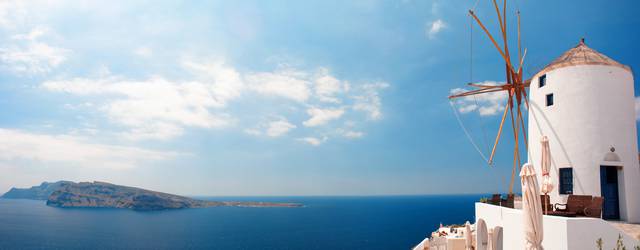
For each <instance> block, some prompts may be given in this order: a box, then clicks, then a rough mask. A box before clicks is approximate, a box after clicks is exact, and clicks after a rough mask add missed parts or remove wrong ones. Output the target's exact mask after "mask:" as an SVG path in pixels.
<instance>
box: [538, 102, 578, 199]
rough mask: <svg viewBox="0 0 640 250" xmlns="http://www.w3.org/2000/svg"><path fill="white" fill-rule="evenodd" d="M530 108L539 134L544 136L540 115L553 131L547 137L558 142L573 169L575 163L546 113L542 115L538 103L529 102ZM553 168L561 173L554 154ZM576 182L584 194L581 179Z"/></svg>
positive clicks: (576, 179)
mask: <svg viewBox="0 0 640 250" xmlns="http://www.w3.org/2000/svg"><path fill="white" fill-rule="evenodd" d="M529 107H530V108H532V109H533V110H529V112H531V114H532V116H533V121H534V122H535V123H536V127H537V128H538V133H539V134H541V135H542V130H541V129H540V121H539V120H538V115H539V116H541V119H542V120H543V122H544V123H545V124H546V125H547V127H549V129H550V130H551V133H553V135H546V136H547V137H549V136H551V137H552V139H554V140H556V141H557V142H558V145H560V149H561V150H562V154H563V155H564V157H565V159H567V161H568V162H569V166H571V167H573V162H572V161H571V158H570V157H569V154H567V149H566V148H565V147H564V144H563V143H562V140H560V137H559V136H558V133H557V132H556V130H555V129H554V128H553V126H551V123H550V122H549V119H548V118H547V117H546V116H545V115H544V113H542V110H541V109H540V106H538V104H537V103H535V102H533V101H531V102H529ZM550 139H551V138H550ZM529 161H530V162H531V163H532V164H533V161H532V159H529ZM534 166H535V165H534ZM551 166H552V167H553V169H554V171H555V172H556V173H558V171H559V170H558V164H556V161H555V159H554V157H553V154H551ZM574 181H575V182H576V183H575V184H576V186H577V187H578V189H579V190H580V192H581V193H584V188H583V187H582V183H581V182H580V179H578V178H574Z"/></svg>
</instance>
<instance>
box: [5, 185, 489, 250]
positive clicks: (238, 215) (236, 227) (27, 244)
mask: <svg viewBox="0 0 640 250" xmlns="http://www.w3.org/2000/svg"><path fill="white" fill-rule="evenodd" d="M482 196H483V195H424V196H362V197H360V196H358V197H206V199H208V200H219V201H266V202H296V203H302V204H304V207H299V208H283V207H262V208H259V207H211V208H197V209H182V210H163V211H132V210H125V209H101V208H56V207H49V206H46V205H45V202H44V201H35V200H20V199H0V249H369V250H370V249H411V248H412V247H414V246H415V245H416V244H418V243H419V242H420V241H421V240H422V239H424V238H425V237H426V236H428V235H430V234H431V232H432V231H434V230H436V229H437V228H438V226H439V224H440V223H443V224H462V223H464V222H465V221H471V222H473V221H474V202H476V201H478V200H479V199H480V198H481V197H482ZM199 198H203V197H199Z"/></svg>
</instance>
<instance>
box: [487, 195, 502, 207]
mask: <svg viewBox="0 0 640 250" xmlns="http://www.w3.org/2000/svg"><path fill="white" fill-rule="evenodd" d="M501 201H502V196H501V195H500V194H493V195H491V199H490V200H489V201H488V202H489V204H492V205H496V206H500V203H501Z"/></svg>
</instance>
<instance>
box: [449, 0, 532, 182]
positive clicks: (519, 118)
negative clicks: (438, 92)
mask: <svg viewBox="0 0 640 250" xmlns="http://www.w3.org/2000/svg"><path fill="white" fill-rule="evenodd" d="M492 1H493V6H494V7H495V11H496V14H497V16H498V23H499V28H500V37H498V40H500V39H501V40H502V46H501V45H500V44H499V43H498V40H496V38H495V37H494V36H493V35H491V32H489V30H488V29H487V28H486V26H485V25H484V24H483V23H482V21H480V19H479V18H478V17H477V16H476V14H475V12H474V11H473V10H469V15H470V16H471V17H472V18H473V20H475V22H476V23H477V24H478V26H480V28H482V30H483V31H484V33H485V34H486V36H487V37H488V38H489V40H491V43H492V44H493V46H494V47H495V48H496V50H497V51H498V53H500V56H501V57H502V59H503V60H504V64H505V72H506V81H505V83H504V84H500V85H495V86H494V85H483V84H474V83H469V84H468V85H469V86H471V87H473V88H475V89H474V90H471V91H466V92H462V93H457V94H454V95H451V96H449V100H453V99H456V98H461V97H467V96H474V95H481V94H486V93H492V92H501V91H504V92H506V94H507V96H508V98H507V102H506V104H505V107H504V112H503V114H502V119H501V121H500V126H499V128H498V134H497V135H496V138H495V140H494V142H493V147H492V149H491V154H490V155H489V158H488V160H487V163H488V164H489V165H491V164H492V163H493V160H494V156H495V153H496V148H497V146H498V142H499V141H500V137H501V135H502V130H503V128H504V123H505V122H506V119H507V114H509V117H510V120H511V127H512V129H513V136H514V142H515V144H514V145H515V146H514V150H513V169H512V171H511V181H510V184H509V194H511V193H513V184H514V179H515V174H516V169H517V168H518V166H521V164H522V162H521V159H520V148H519V145H520V143H523V144H524V146H525V149H527V147H528V146H527V133H526V130H525V127H524V119H523V115H522V106H523V105H526V107H528V105H529V104H528V100H527V90H526V88H527V87H529V84H530V80H529V81H523V77H522V74H523V73H522V72H523V70H522V65H523V63H524V57H525V56H526V53H527V51H526V49H525V50H524V53H522V46H521V39H520V12H519V11H518V12H516V15H517V21H518V60H517V61H518V67H517V68H516V67H514V65H513V63H512V60H511V53H510V51H509V42H508V36H507V17H506V11H507V0H503V1H502V10H500V7H499V6H498V3H497V2H496V0H492ZM520 135H522V137H520Z"/></svg>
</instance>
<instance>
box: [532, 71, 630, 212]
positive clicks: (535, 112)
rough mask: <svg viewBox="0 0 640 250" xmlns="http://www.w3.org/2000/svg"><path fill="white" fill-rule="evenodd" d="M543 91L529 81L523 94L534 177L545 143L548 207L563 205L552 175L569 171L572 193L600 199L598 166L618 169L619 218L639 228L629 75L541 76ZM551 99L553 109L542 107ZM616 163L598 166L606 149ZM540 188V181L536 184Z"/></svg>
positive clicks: (552, 73) (562, 73)
mask: <svg viewBox="0 0 640 250" xmlns="http://www.w3.org/2000/svg"><path fill="white" fill-rule="evenodd" d="M546 75H547V80H546V86H544V87H542V88H540V87H538V79H539V78H538V77H539V76H540V75H536V76H534V78H533V79H532V82H531V86H530V88H529V97H530V99H529V103H530V106H531V108H530V109H531V110H530V112H529V119H528V124H529V126H528V127H529V132H528V135H529V143H530V148H529V159H528V160H529V162H531V163H533V164H534V166H535V168H536V170H537V171H538V178H542V176H541V172H540V158H541V151H540V149H541V148H540V139H541V136H542V135H546V136H547V137H548V138H549V145H550V149H551V157H552V167H551V178H552V180H553V181H554V183H555V184H556V187H555V189H554V190H553V192H552V193H551V194H550V195H551V202H552V203H564V202H566V198H567V195H560V194H559V192H558V190H559V189H558V181H559V179H558V169H559V168H564V167H572V168H573V177H574V179H573V184H574V185H573V193H574V194H588V195H595V196H601V192H600V166H601V165H607V164H608V165H617V166H621V167H622V168H621V170H619V171H618V179H619V181H618V182H619V185H618V190H619V199H620V216H621V219H622V220H626V221H630V222H640V195H638V192H640V164H639V162H638V146H637V140H636V133H637V131H636V119H635V106H634V105H635V101H634V87H633V75H632V74H631V72H629V71H627V70H625V69H622V68H620V67H614V66H605V65H580V66H571V67H564V68H559V69H555V70H552V71H549V72H547V73H546ZM549 93H553V95H554V105H553V106H549V107H547V106H546V105H545V98H546V95H547V94H549ZM611 147H615V153H616V154H617V155H618V156H619V157H620V159H621V161H620V162H604V158H605V155H606V154H607V153H608V152H610V151H609V150H610V148H611ZM539 181H540V182H541V179H539Z"/></svg>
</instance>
